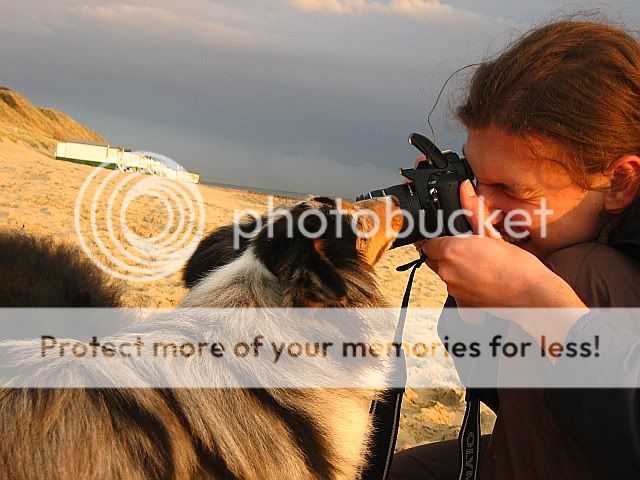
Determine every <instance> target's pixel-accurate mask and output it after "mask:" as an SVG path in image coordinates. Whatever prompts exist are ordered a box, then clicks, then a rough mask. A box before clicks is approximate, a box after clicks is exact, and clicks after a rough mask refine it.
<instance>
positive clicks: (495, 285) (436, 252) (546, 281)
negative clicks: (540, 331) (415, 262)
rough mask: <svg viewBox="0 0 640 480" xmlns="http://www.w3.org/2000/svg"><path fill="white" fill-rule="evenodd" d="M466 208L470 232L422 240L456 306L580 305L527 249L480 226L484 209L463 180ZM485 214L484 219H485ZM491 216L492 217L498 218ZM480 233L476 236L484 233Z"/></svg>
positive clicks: (579, 301) (535, 306) (424, 250)
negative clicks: (506, 240)
mask: <svg viewBox="0 0 640 480" xmlns="http://www.w3.org/2000/svg"><path fill="white" fill-rule="evenodd" d="M460 200H461V203H462V207H463V208H465V209H466V210H468V211H470V212H471V215H470V216H469V221H470V223H471V226H472V229H473V231H474V233H475V234H474V235H469V236H456V237H439V238H434V239H432V240H425V241H424V242H422V243H421V245H420V246H421V248H422V251H423V252H424V253H425V254H426V255H427V256H428V257H429V259H430V260H429V266H430V267H431V268H432V269H433V270H434V271H435V272H436V273H437V274H438V275H439V276H440V278H441V279H442V280H443V281H444V282H445V283H446V284H447V290H448V292H449V294H450V295H452V296H453V297H455V298H456V300H457V301H458V305H459V306H465V307H467V306H468V307H479V308H492V307H493V308H517V307H520V308H541V307H568V308H571V307H577V308H580V307H584V304H583V302H582V301H581V300H580V298H579V297H578V295H577V294H576V293H575V292H574V291H573V289H572V288H571V287H570V286H569V285H568V284H567V283H566V282H565V281H564V280H563V279H561V278H560V277H559V276H557V275H556V274H555V273H553V272H552V271H551V270H549V269H548V268H547V267H546V266H545V265H544V264H543V263H542V262H541V261H540V260H539V259H538V258H536V257H535V256H534V255H532V254H531V253H529V252H527V251H525V250H523V249H521V248H519V247H517V246H515V245H512V244H510V243H508V242H505V241H503V240H501V239H500V234H499V233H498V232H497V231H496V230H495V229H493V227H492V226H491V225H490V224H487V225H480V224H479V222H478V219H479V218H481V216H480V215H478V213H479V211H480V208H485V207H484V206H483V205H482V204H481V203H480V200H479V198H478V196H477V195H476V193H475V190H474V189H473V185H472V184H471V182H469V181H468V180H467V181H466V182H464V183H463V184H462V187H461V189H460ZM489 217H490V215H489V212H485V215H484V217H483V218H489ZM499 220H500V217H496V219H495V220H494V221H499ZM483 231H484V235H478V234H477V233H478V232H483Z"/></svg>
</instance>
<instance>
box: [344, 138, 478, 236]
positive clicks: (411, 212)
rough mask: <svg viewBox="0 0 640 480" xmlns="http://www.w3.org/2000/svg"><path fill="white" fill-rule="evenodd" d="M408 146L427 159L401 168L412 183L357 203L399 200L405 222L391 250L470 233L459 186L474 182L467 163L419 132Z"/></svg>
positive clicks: (386, 190)
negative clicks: (427, 238) (423, 241)
mask: <svg viewBox="0 0 640 480" xmlns="http://www.w3.org/2000/svg"><path fill="white" fill-rule="evenodd" d="M409 143H410V144H411V145H413V146H414V147H416V148H417V149H418V150H419V151H420V152H422V153H423V154H424V155H425V157H426V160H424V161H422V162H420V163H419V164H418V166H417V167H416V168H401V169H400V174H401V175H402V176H403V177H405V178H406V179H407V180H409V182H408V183H402V184H399V185H393V186H390V187H387V188H382V189H379V190H372V191H371V192H369V193H366V194H364V195H360V196H358V198H357V199H356V200H364V199H366V198H373V197H385V196H387V195H393V196H395V197H396V198H397V199H398V202H399V203H400V208H401V209H402V210H404V212H405V213H404V215H405V219H404V225H403V228H402V230H401V232H400V236H399V238H398V239H397V240H396V241H395V242H394V243H393V245H392V246H391V248H397V247H401V246H404V245H409V244H411V243H415V242H417V241H419V240H424V239H425V238H426V237H427V236H431V237H433V236H438V235H453V234H461V233H469V232H471V227H470V225H469V222H468V221H467V219H466V217H465V215H464V214H462V211H461V209H462V206H461V204H460V184H461V183H462V182H463V181H465V180H467V179H468V180H471V181H475V177H474V175H473V171H472V170H471V167H470V166H469V164H468V163H467V161H466V160H465V159H464V157H462V158H461V157H460V156H458V154H456V153H454V152H452V151H441V150H440V149H439V148H438V147H436V146H435V145H434V144H433V143H432V142H431V141H430V140H429V139H428V138H427V137H425V136H423V135H420V134H418V133H412V134H411V135H410V136H409ZM407 217H411V218H412V219H413V221H412V222H411V221H408V218H407ZM409 229H410V230H411V231H410V232H408V231H407V230H409ZM425 233H427V235H425Z"/></svg>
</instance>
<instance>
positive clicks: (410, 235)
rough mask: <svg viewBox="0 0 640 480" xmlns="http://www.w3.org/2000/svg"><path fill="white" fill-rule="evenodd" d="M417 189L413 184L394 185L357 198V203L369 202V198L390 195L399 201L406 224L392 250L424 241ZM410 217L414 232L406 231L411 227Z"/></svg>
mask: <svg viewBox="0 0 640 480" xmlns="http://www.w3.org/2000/svg"><path fill="white" fill-rule="evenodd" d="M415 188H416V187H415V184H413V183H401V184H400V185H392V186H391V187H387V188H381V189H379V190H372V191H370V192H369V193H365V194H363V195H359V196H358V197H356V201H357V202H359V201H361V200H367V199H369V198H376V197H386V196H389V195H393V196H394V197H396V198H397V199H398V203H399V204H400V209H401V210H402V212H403V216H404V222H403V225H402V230H400V233H399V235H398V238H397V239H396V241H395V242H394V243H393V245H392V246H391V248H397V247H402V246H404V245H409V244H411V243H414V242H417V241H418V240H420V239H422V237H421V235H420V231H419V229H418V225H419V223H418V222H419V219H420V210H421V208H420V200H419V198H418V192H416V190H415ZM408 216H410V217H411V218H412V219H413V222H412V223H413V229H412V230H413V231H412V232H407V231H406V230H407V229H408V228H409V227H410V226H411V225H410V224H409V223H408V222H407V217H408Z"/></svg>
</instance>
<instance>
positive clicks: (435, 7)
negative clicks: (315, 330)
mask: <svg viewBox="0 0 640 480" xmlns="http://www.w3.org/2000/svg"><path fill="white" fill-rule="evenodd" d="M0 8H1V10H0V11H1V12H2V16H0V85H4V86H7V87H9V88H13V89H15V90H18V91H19V92H21V93H23V94H25V95H26V96H27V97H28V98H29V99H31V100H32V101H33V102H34V103H35V104H37V105H39V106H49V107H54V108H57V109H59V110H62V111H64V112H67V113H69V114H71V115H72V116H74V117H75V118H77V119H78V120H79V121H81V122H82V123H84V124H85V125H87V126H89V127H90V128H92V129H94V130H95V131H96V132H98V133H100V134H101V135H103V136H104V137H106V138H107V139H108V140H109V141H110V142H111V143H112V144H118V145H123V146H126V147H130V148H133V149H141V150H147V151H153V152H159V153H162V154H165V155H168V156H169V157H172V158H173V159H175V160H176V161H177V162H178V163H180V164H181V165H183V166H184V167H185V168H186V169H187V170H191V171H196V172H199V173H200V174H201V176H202V178H203V179H204V180H205V181H213V182H218V183H229V184H236V185H244V186H248V187H260V188H266V189H272V190H286V191H295V192H307V193H319V194H328V195H339V196H345V197H354V196H356V195H357V194H359V193H361V192H365V191H368V190H370V189H372V188H376V187H383V186H388V185H393V184H395V183H399V182H400V180H401V179H400V178H399V176H398V173H397V172H398V168H399V167H406V166H409V165H411V164H412V163H413V159H414V158H415V157H416V155H417V152H416V151H415V150H414V149H413V147H410V146H409V145H408V144H407V137H408V135H409V133H411V132H414V131H417V132H421V133H427V132H428V135H429V136H431V133H430V131H429V130H428V127H427V122H426V119H427V114H428V112H429V110H430V109H431V107H432V106H433V104H434V101H435V99H436V96H437V94H438V92H439V91H440V88H441V87H442V85H443V82H444V81H445V79H446V78H447V77H448V76H449V75H450V74H451V73H453V72H454V71H455V70H457V69H458V68H460V67H462V66H464V65H468V64H471V63H475V62H478V61H481V60H482V59H483V58H486V57H487V56H490V55H493V54H495V53H497V52H499V51H500V49H501V48H502V47H503V46H504V45H506V44H507V43H508V42H509V41H510V40H513V39H514V38H517V36H518V35H519V34H521V33H523V32H525V31H526V30H527V29H529V28H531V27H532V26H534V25H536V24H538V23H540V22H544V21H548V20H551V19H553V18H555V17H557V16H559V15H563V14H570V13H574V12H576V11H579V10H580V11H583V10H591V9H594V8H596V9H598V11H599V12H602V13H604V14H605V15H606V17H607V18H608V19H610V20H612V21H614V22H616V23H619V24H622V25H624V26H626V27H627V28H629V29H631V30H633V29H637V28H638V25H640V2H638V0H615V1H610V2H607V3H602V2H600V3H595V2H573V3H567V2H562V1H556V0H536V1H535V2H532V1H530V0H529V1H522V0H512V1H499V0H485V1H477V0H475V1H474V0H386V1H385V0H376V1H374V0H290V1H286V0H281V1H276V0H264V1H254V0H242V1H237V0H235V1H232V0H230V1H227V0H220V1H217V0H180V1H175V0H155V1H144V0H126V1H120V0H103V1H92V0H50V1H46V0H40V1H36V0H21V1H20V2H15V1H8V0H0ZM469 74H470V70H465V71H464V72H463V73H461V74H458V75H456V76H455V77H454V78H453V80H452V81H451V82H449V84H448V85H447V88H446V89H445V90H444V93H443V96H442V98H441V100H440V102H439V104H438V108H436V110H435V112H434V114H433V115H432V124H433V126H434V129H435V141H436V143H437V144H438V145H439V146H440V147H441V148H442V149H445V148H452V149H454V150H458V151H459V149H460V147H461V145H462V143H463V142H464V138H465V132H464V129H463V128H462V127H461V126H460V125H459V124H458V123H457V122H456V121H455V119H454V118H453V116H452V115H451V111H452V108H453V107H454V106H455V105H456V104H457V103H458V102H460V101H461V99H462V98H464V88H465V85H466V81H467V80H468V78H469Z"/></svg>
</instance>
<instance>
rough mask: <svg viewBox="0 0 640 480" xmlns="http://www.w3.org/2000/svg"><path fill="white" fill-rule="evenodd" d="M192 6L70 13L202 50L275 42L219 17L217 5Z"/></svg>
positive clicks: (116, 6)
mask: <svg viewBox="0 0 640 480" xmlns="http://www.w3.org/2000/svg"><path fill="white" fill-rule="evenodd" d="M192 6H193V7H199V8H183V7H185V5H182V6H181V8H180V9H179V10H178V9H175V8H173V9H172V8H171V7H170V6H166V7H163V6H155V5H153V6H152V5H144V4H138V5H133V4H117V3H116V4H113V5H109V6H105V5H88V4H85V5H81V6H79V8H78V7H76V8H74V10H73V11H74V12H75V13H77V14H79V15H81V16H83V17H86V18H92V19H94V20H96V21H98V22H99V23H101V24H103V25H108V26H110V27H111V28H126V29H128V30H130V31H137V32H140V33H141V34H143V35H148V34H157V35H160V36H162V37H163V38H164V39H167V38H172V37H173V38H176V37H178V38H187V39H188V38H190V39H191V40H192V41H194V42H196V43H198V44H201V45H205V46H214V47H215V46H220V45H224V46H225V47H253V46H255V45H265V44H268V43H270V42H271V41H272V40H273V38H274V35H270V34H267V33H266V32H264V30H263V31H258V30H255V29H252V28H249V27H247V26H246V25H240V24H234V23H233V22H232V21H229V17H230V15H222V13H223V12H221V11H218V8H217V6H216V5H212V4H207V5H202V3H201V2H194V4H193V5H192ZM203 7H206V9H203ZM186 12H191V14H189V13H186ZM225 13H229V12H225Z"/></svg>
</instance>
